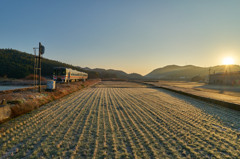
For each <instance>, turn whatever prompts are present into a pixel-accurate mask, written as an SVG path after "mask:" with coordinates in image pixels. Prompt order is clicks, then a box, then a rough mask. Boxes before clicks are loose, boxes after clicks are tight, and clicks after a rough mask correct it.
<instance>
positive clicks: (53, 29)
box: [0, 0, 240, 75]
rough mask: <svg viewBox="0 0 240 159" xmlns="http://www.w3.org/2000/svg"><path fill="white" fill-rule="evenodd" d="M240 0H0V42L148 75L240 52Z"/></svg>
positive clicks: (81, 63) (68, 60)
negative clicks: (171, 65)
mask: <svg viewBox="0 0 240 159" xmlns="http://www.w3.org/2000/svg"><path fill="white" fill-rule="evenodd" d="M239 8H240V1H239V0H231V1H229V0H199V1H192V0H153V1H146V0H131V1H129V0H121V1H120V0H119V1H113V0H102V1H99V0H95V1H92V0H85V1H84V0H69V1H67V0H51V1H47V0H41V1H36V0H21V1H19V0H1V1H0V19H1V23H0V36H1V38H0V48H13V49H17V50H20V51H25V52H28V53H33V49H32V48H33V47H36V46H38V42H42V44H43V45H44V46H45V47H46V53H45V54H44V57H46V58H49V59H54V60H58V61H61V62H66V63H69V64H73V65H76V66H81V67H90V68H105V69H110V68H111V69H119V70H123V71H125V72H127V73H132V72H136V73H140V74H142V75H145V74H147V73H149V72H150V71H152V70H153V69H156V68H159V67H163V66H165V65H169V64H177V65H189V64H193V65H197V66H203V67H204V66H205V67H207V66H214V65H221V64H222V59H223V58H224V57H226V56H232V57H233V58H234V59H235V62H236V64H239V62H240V60H239V58H240V17H239V16H240V9H239Z"/></svg>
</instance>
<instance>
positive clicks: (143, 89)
mask: <svg viewBox="0 0 240 159" xmlns="http://www.w3.org/2000/svg"><path fill="white" fill-rule="evenodd" d="M239 128H240V113H239V112H238V111H234V110H230V109H227V108H223V107H220V106H218V105H214V104H209V103H206V102H203V101H200V100H196V99H193V98H190V97H187V96H183V95H180V94H177V93H173V92H170V91H167V90H162V89H156V88H150V87H149V88H148V87H147V86H144V85H140V84H136V83H130V82H108V81H106V82H101V83H99V84H98V85H95V87H92V88H88V89H85V90H83V91H78V92H75V93H73V94H71V95H70V96H67V97H64V98H62V99H61V100H59V101H54V102H52V103H49V104H46V105H44V106H42V107H40V108H39V109H37V110H34V111H32V112H30V113H29V114H26V115H23V116H20V117H18V118H15V119H13V120H11V121H8V122H6V123H4V124H2V125H0V158H239V156H240V144H239V143H240V132H239V130H240V129H239Z"/></svg>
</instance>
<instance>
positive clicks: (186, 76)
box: [0, 49, 240, 80]
mask: <svg viewBox="0 0 240 159" xmlns="http://www.w3.org/2000/svg"><path fill="white" fill-rule="evenodd" d="M33 61H34V56H33V55H32V54H28V53H25V52H21V51H18V50H13V49H0V77H9V78H24V77H26V76H28V75H29V74H33ZM54 67H68V68H72V69H75V70H78V71H84V72H87V73H88V74H89V78H102V79H131V80H139V79H141V80H148V79H159V80H191V79H192V78H193V77H196V76H198V77H201V78H206V77H207V76H208V74H209V69H210V73H211V74H213V73H218V72H226V71H227V72H235V71H240V66H239V65H231V66H227V67H226V66H223V65H222V66H214V67H199V66H194V65H186V66H178V65H168V66H165V67H162V68H157V69H155V70H153V71H152V72H150V73H148V74H147V75H145V76H142V75H140V74H138V73H130V74H127V73H126V72H124V71H121V70H114V69H101V68H95V69H91V68H88V67H85V68H81V67H79V66H73V65H70V64H66V63H62V62H59V61H56V60H50V59H46V58H42V75H43V76H44V77H49V78H51V77H52V72H53V68H54Z"/></svg>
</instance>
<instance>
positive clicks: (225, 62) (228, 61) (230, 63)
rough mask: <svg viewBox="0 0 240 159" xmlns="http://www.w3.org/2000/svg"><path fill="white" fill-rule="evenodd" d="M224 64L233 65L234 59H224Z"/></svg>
mask: <svg viewBox="0 0 240 159" xmlns="http://www.w3.org/2000/svg"><path fill="white" fill-rule="evenodd" d="M223 64H224V65H232V64H234V59H233V58H232V57H225V58H224V59H223Z"/></svg>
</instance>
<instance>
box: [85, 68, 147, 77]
mask: <svg viewBox="0 0 240 159" xmlns="http://www.w3.org/2000/svg"><path fill="white" fill-rule="evenodd" d="M84 69H85V70H91V71H95V72H97V73H99V77H100V78H117V79H144V77H143V76H142V75H140V74H137V73H131V74H127V73H126V72H123V71H121V70H113V69H108V70H106V69H101V68H95V69H90V68H84Z"/></svg>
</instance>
